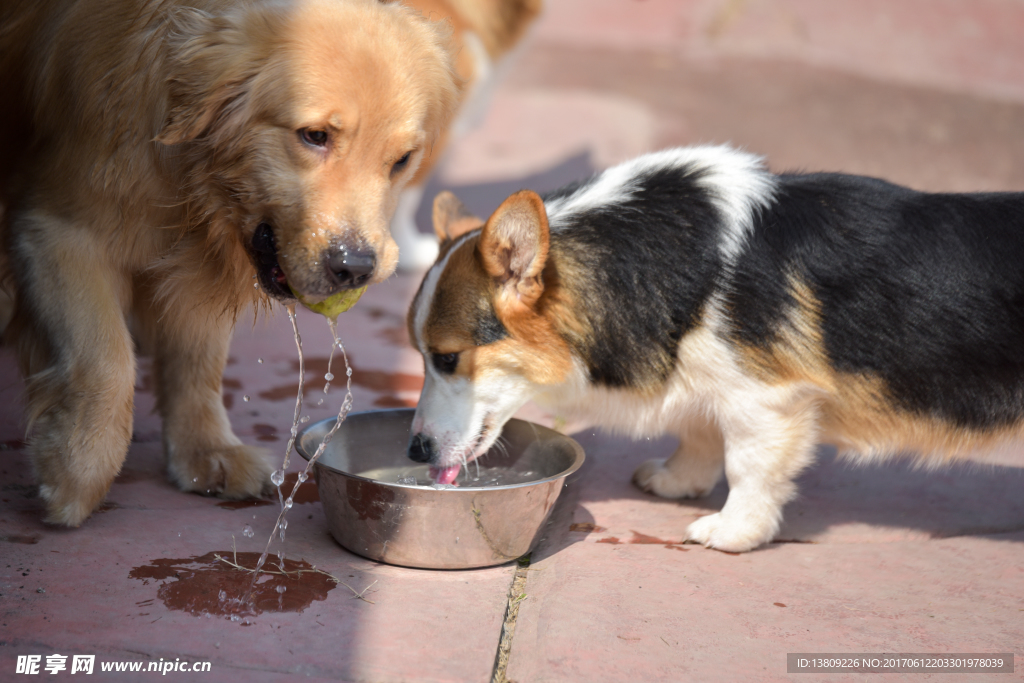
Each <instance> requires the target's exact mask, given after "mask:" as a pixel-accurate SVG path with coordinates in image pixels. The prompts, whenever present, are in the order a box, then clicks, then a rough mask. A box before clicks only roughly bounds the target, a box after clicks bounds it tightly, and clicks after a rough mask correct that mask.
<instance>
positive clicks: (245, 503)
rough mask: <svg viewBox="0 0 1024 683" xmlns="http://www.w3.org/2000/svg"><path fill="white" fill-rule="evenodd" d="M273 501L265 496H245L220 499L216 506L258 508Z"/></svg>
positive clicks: (232, 508) (238, 508) (230, 508)
mask: <svg viewBox="0 0 1024 683" xmlns="http://www.w3.org/2000/svg"><path fill="white" fill-rule="evenodd" d="M273 504H274V501H272V500H267V499H266V498H247V499H246V500H222V501H220V502H219V503H217V507H219V508H224V509H225V510H242V509H244V508H259V507H264V506H266V505H273Z"/></svg>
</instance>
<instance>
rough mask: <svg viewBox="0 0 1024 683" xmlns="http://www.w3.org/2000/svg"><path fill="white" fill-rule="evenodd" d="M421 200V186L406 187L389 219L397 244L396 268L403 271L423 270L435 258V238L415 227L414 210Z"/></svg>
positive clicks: (417, 207)
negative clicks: (393, 214)
mask: <svg viewBox="0 0 1024 683" xmlns="http://www.w3.org/2000/svg"><path fill="white" fill-rule="evenodd" d="M422 198H423V187H422V186H416V187H407V188H406V189H405V190H403V191H402V195H401V197H399V198H398V208H397V209H395V216H394V218H392V219H391V236H392V237H394V238H395V242H397V243H398V267H399V268H400V269H402V270H404V271H417V270H425V269H426V268H428V267H429V266H430V265H431V264H433V263H434V260H435V259H436V258H437V237H436V236H435V235H434V234H433V233H431V234H429V235H427V234H424V233H421V232H420V231H419V230H418V229H417V227H416V210H417V209H419V206H420V200H421V199H422Z"/></svg>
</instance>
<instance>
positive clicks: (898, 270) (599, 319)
mask: <svg viewBox="0 0 1024 683" xmlns="http://www.w3.org/2000/svg"><path fill="white" fill-rule="evenodd" d="M452 207H453V204H452V197H451V196H447V197H445V196H442V197H439V198H438V200H437V202H436V203H435V230H436V231H437V232H438V235H439V237H440V239H441V245H442V246H441V257H440V258H439V260H438V262H437V264H436V265H435V266H434V267H433V268H432V269H431V270H430V271H428V272H427V274H426V276H425V278H424V280H423V282H422V284H421V287H420V290H419V291H418V293H417V295H416V298H415V299H414V301H413V304H412V306H411V307H410V311H409V329H410V336H411V338H412V340H413V343H414V345H415V346H416V348H417V349H418V350H419V351H420V352H421V353H422V354H423V355H424V357H425V359H426V362H425V366H426V373H427V380H426V381H425V383H424V389H423V394H422V396H421V398H420V401H419V404H418V407H417V415H416V419H415V422H414V424H417V425H422V432H423V433H425V434H428V435H431V434H443V435H445V439H444V440H445V441H446V442H450V443H459V442H460V438H462V437H463V432H466V433H472V432H473V431H474V430H475V429H477V428H478V427H477V425H476V424H475V423H473V421H472V419H470V417H469V416H472V415H478V414H494V413H495V412H496V411H497V412H498V414H502V415H506V414H507V415H511V414H512V413H513V412H514V411H515V410H516V409H517V408H518V407H520V406H521V405H522V404H523V403H525V402H526V401H527V400H529V399H533V400H535V401H536V402H538V403H539V404H540V405H541V406H542V407H546V408H547V409H549V410H550V411H552V412H553V413H554V414H558V415H562V416H566V417H573V416H576V417H581V418H584V419H587V420H588V421H589V422H591V423H592V424H596V425H598V426H600V427H602V428H604V429H606V430H609V431H612V432H617V433H624V434H627V435H630V436H633V437H635V438H642V437H647V436H660V435H662V434H673V435H676V436H678V437H680V441H681V443H680V446H679V448H678V449H677V450H676V452H675V453H673V454H672V455H671V457H669V458H668V459H666V460H656V461H650V462H648V463H644V464H643V465H642V466H641V467H640V468H638V469H637V470H636V472H635V474H634V482H635V483H636V484H637V486H639V487H640V488H642V489H643V490H645V491H648V492H650V493H653V494H655V495H659V496H662V497H666V498H684V497H698V496H704V495H707V494H708V493H710V491H711V490H712V489H713V488H714V487H715V486H716V484H717V483H718V482H719V480H720V479H721V477H722V475H723V474H724V473H726V472H727V473H728V482H729V487H730V492H729V497H728V500H727V503H726V506H725V508H724V509H723V510H722V511H721V512H718V513H716V514H712V515H708V516H706V517H702V518H701V519H699V520H697V521H696V522H694V523H693V524H692V525H691V526H690V527H689V528H688V529H687V537H688V538H689V539H690V540H693V541H696V542H699V543H702V544H705V545H707V546H709V547H714V548H719V549H722V550H727V551H747V550H751V549H753V548H755V547H757V546H759V545H761V544H763V543H766V542H768V541H770V540H771V539H772V537H773V536H774V535H775V533H776V532H777V531H778V529H779V525H780V523H781V519H782V510H783V507H784V505H785V504H786V502H788V501H789V500H791V499H792V497H793V496H794V495H795V494H796V486H795V484H794V479H795V478H796V477H797V475H798V474H799V473H800V472H801V471H802V470H803V469H804V468H805V467H807V466H808V465H810V464H811V463H812V462H813V459H814V454H815V449H816V447H817V445H818V444H819V443H820V442H824V443H832V444H835V445H837V446H838V447H839V449H840V450H841V451H842V452H844V453H848V454H850V455H851V456H852V457H857V458H860V459H862V460H875V459H884V458H888V457H892V456H893V455H895V454H898V453H908V452H909V453H913V454H915V456H914V457H917V458H918V459H919V460H920V462H922V463H925V464H941V463H942V462H945V461H947V460H949V459H951V458H956V457H960V456H965V455H969V454H972V453H975V452H977V451H983V450H985V449H989V448H992V447H994V446H996V445H999V444H1000V443H1003V442H1006V441H1012V440H1020V439H1022V438H1024V269H1022V268H1021V265H1020V264H1021V263H1022V262H1024V231H1022V230H1021V229H1020V226H1021V225H1024V193H984V194H981V193H979V194H937V193H924V192H917V191H914V190H911V189H909V188H905V187H900V186H898V185H894V184H892V183H888V182H885V181H882V180H878V179H874V178H865V177H860V176H853V175H844V174H834V173H802V174H774V173H771V172H769V171H768V170H767V169H766V168H765V166H764V164H763V162H762V161H761V160H760V159H759V158H757V157H754V156H752V155H749V154H746V153H744V152H741V151H738V150H735V149H732V148H728V147H696V148H678V149H672V150H665V151H662V152H657V153H654V154H650V155H646V156H643V157H640V158H638V159H635V160H632V161H630V162H626V163H624V164H621V165H619V166H616V167H613V168H610V169H608V170H606V171H604V172H602V173H600V174H598V175H596V176H594V177H593V178H590V179H588V180H585V181H582V182H579V183H574V184H573V185H570V186H567V187H566V188H563V189H562V190H558V191H555V192H553V193H551V194H549V195H547V196H546V197H544V198H543V199H541V198H540V197H538V196H537V195H535V194H533V193H530V192H520V193H517V194H515V195H513V196H512V197H510V198H509V199H507V200H506V201H505V203H503V204H502V205H501V206H500V207H499V208H498V210H497V211H496V212H495V213H494V214H493V215H492V216H491V217H490V218H489V219H488V220H487V221H483V220H480V219H472V220H470V219H467V218H466V216H465V215H463V213H462V212H461V211H460V210H456V209H457V208H458V207H455V208H452ZM480 311H492V312H493V315H494V317H495V318H496V320H497V322H498V324H499V325H500V328H501V329H502V330H504V332H505V334H504V335H502V336H500V337H493V338H489V339H488V341H486V342H484V343H481V342H480V341H479V340H481V339H482V338H484V335H482V334H481V330H480V327H481V324H482V323H481V321H483V320H486V319H487V316H482V315H480ZM489 327H494V325H493V324H491V325H489ZM439 357H443V358H445V359H446V361H445V362H444V363H434V362H431V359H436V358H439ZM453 358H455V359H457V361H455V362H453V361H452V359H453ZM484 406H486V410H484ZM467 425H468V426H467ZM442 457H443V456H442Z"/></svg>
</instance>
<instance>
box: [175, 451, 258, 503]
mask: <svg viewBox="0 0 1024 683" xmlns="http://www.w3.org/2000/svg"><path fill="white" fill-rule="evenodd" d="M168 469H169V471H170V475H171V478H172V479H173V480H174V483H176V484H177V485H178V488H180V489H181V490H182V491H194V492H196V493H202V494H204V495H208V496H218V497H220V498H228V499H235V500H238V499H244V498H253V497H256V496H259V495H261V494H263V493H265V492H266V491H268V490H269V489H270V473H271V469H272V468H271V466H270V454H269V453H268V452H267V451H266V450H265V449H263V448H256V447H253V446H226V447H222V448H216V449H212V450H208V451H202V452H197V453H193V454H191V456H190V457H188V458H181V457H178V458H175V459H174V460H172V461H171V463H170V465H169V467H168Z"/></svg>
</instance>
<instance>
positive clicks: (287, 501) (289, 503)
mask: <svg viewBox="0 0 1024 683" xmlns="http://www.w3.org/2000/svg"><path fill="white" fill-rule="evenodd" d="M284 509H285V510H291V509H292V498H291V496H289V497H287V498H285V499H284ZM178 535H179V536H180V535H181V534H178Z"/></svg>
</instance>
